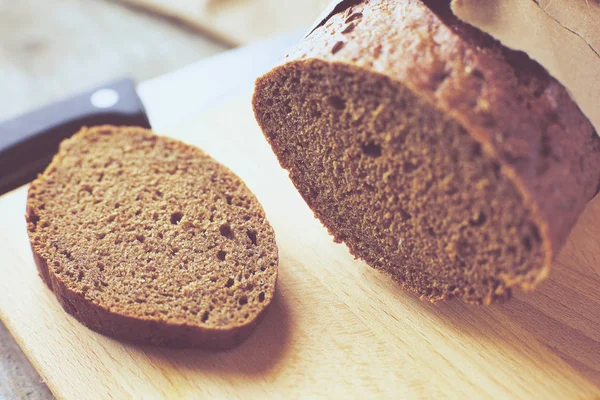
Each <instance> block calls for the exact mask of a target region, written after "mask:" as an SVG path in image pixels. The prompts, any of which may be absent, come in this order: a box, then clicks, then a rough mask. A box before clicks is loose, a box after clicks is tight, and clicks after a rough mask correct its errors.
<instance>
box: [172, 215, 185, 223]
mask: <svg viewBox="0 0 600 400" xmlns="http://www.w3.org/2000/svg"><path fill="white" fill-rule="evenodd" d="M182 218H183V214H182V213H180V212H174V213H173V214H171V223H172V224H173V225H177V224H178V223H179V221H181V219H182Z"/></svg>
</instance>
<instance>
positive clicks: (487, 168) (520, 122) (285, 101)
mask: <svg viewBox="0 0 600 400" xmlns="http://www.w3.org/2000/svg"><path fill="white" fill-rule="evenodd" d="M448 4H449V2H448V1H425V2H422V1H417V0H411V1H401V0H373V1H368V2H365V1H348V2H344V4H342V6H341V7H339V8H338V9H337V13H334V14H333V15H331V16H330V17H329V19H327V20H325V21H324V22H323V23H322V24H321V26H319V27H317V29H315V30H314V31H313V32H312V33H311V34H310V35H309V36H308V37H307V38H305V39H304V40H303V41H302V42H301V43H300V44H299V46H298V47H297V48H296V49H295V50H294V51H293V52H292V53H291V54H290V55H289V56H287V58H286V59H285V60H284V63H283V64H282V65H280V66H278V67H276V68H274V69H273V70H272V71H270V72H269V73H267V74H266V75H264V76H263V77H261V78H259V79H258V80H257V83H256V90H255V94H254V98H253V105H254V110H255V114H256V117H257V120H258V122H259V124H260V126H261V128H262V129H263V132H264V134H265V136H266V138H267V140H268V141H269V143H270V144H271V146H272V148H273V150H274V152H275V153H276V155H277V156H278V159H279V161H280V163H281V165H282V166H283V167H284V168H286V169H287V170H288V171H289V173H290V178H291V180H292V181H293V182H294V184H295V185H296V187H297V188H298V190H299V191H300V193H301V194H302V196H303V197H304V199H305V200H306V202H307V203H308V204H309V206H310V207H311V208H312V209H313V211H314V212H315V214H316V216H317V217H319V218H320V219H321V221H322V222H323V223H324V225H325V226H326V227H327V228H328V229H329V231H330V232H331V234H332V235H333V236H334V237H335V238H336V240H338V241H343V242H345V243H346V244H347V245H348V247H349V249H350V251H351V252H352V253H353V254H354V255H356V256H357V257H360V258H362V259H364V260H366V261H367V263H369V264H370V265H371V266H373V267H375V268H377V269H379V270H382V271H385V272H387V273H388V274H390V275H391V276H392V277H393V278H394V279H395V280H396V281H398V282H400V283H401V284H403V285H404V286H405V287H407V288H409V289H411V290H413V291H415V292H416V293H418V294H419V295H420V296H421V297H422V298H425V299H429V300H432V301H437V300H441V299H448V298H451V297H459V298H461V299H463V300H465V301H467V302H469V303H474V304H490V303H491V302H494V301H503V300H506V299H507V298H509V296H510V294H511V290H512V289H513V288H515V287H517V288H522V289H525V290H529V289H532V288H534V287H535V285H536V284H537V283H538V282H539V281H540V280H542V279H543V278H544V277H545V276H546V275H547V272H548V269H549V267H550V264H551V261H552V259H553V258H554V256H555V255H556V253H557V252H558V250H559V248H560V246H561V245H562V244H563V243H564V241H565V239H566V237H567V235H568V233H569V231H570V229H571V227H572V226H573V224H574V223H575V222H576V220H577V217H578V216H579V214H580V213H581V211H582V210H583V208H584V206H585V204H586V202H587V201H588V200H589V199H590V198H591V197H592V196H593V195H594V194H595V191H596V189H597V187H598V182H599V181H600V140H599V139H598V137H597V135H596V133H595V131H594V129H593V128H592V126H591V124H590V123H589V121H588V120H587V119H586V118H585V117H584V116H583V114H582V113H581V112H580V110H579V109H578V108H577V106H576V105H575V104H574V103H573V101H572V100H571V99H570V97H569V96H568V93H567V92H566V90H565V89H564V88H563V87H562V86H561V85H560V84H559V83H558V82H556V81H555V80H554V79H553V78H551V77H550V76H549V75H548V74H547V72H546V71H545V70H544V69H543V68H542V67H541V66H539V65H538V64H537V63H535V62H534V61H532V60H530V59H529V58H528V57H527V55H525V54H524V53H520V52H515V51H511V50H509V49H507V48H505V47H503V46H502V45H501V44H500V43H499V42H497V41H495V40H494V39H493V38H491V37H490V36H488V35H486V34H484V33H482V32H480V31H478V30H476V29H474V28H472V27H471V26H468V25H465V24H463V23H461V22H460V21H458V20H457V19H456V18H455V17H454V16H453V15H452V13H451V11H450V9H449V6H448Z"/></svg>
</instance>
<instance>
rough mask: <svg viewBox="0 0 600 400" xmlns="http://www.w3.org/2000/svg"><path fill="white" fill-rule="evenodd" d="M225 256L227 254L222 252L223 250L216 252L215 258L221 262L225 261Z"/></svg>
mask: <svg viewBox="0 0 600 400" xmlns="http://www.w3.org/2000/svg"><path fill="white" fill-rule="evenodd" d="M226 256H227V252H225V251H223V250H219V251H218V252H217V258H218V259H219V260H221V261H225V257H226Z"/></svg>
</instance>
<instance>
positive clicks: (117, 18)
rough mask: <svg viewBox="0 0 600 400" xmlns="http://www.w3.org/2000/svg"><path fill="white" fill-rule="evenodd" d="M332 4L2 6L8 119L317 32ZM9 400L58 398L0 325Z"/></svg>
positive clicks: (146, 0)
mask: <svg viewBox="0 0 600 400" xmlns="http://www.w3.org/2000/svg"><path fill="white" fill-rule="evenodd" d="M327 3H329V0H118V1H110V0H52V1H47V0H19V1H12V0H0V88H2V90H1V91H0V119H5V118H10V117H13V116H16V115H17V114H20V113H24V112H27V111H28V110H31V109H32V108H34V107H39V106H42V105H44V104H47V103H49V102H52V101H55V100H58V99H60V98H62V97H66V96H69V95H72V94H74V93H76V92H78V91H82V90H86V89H89V88H92V87H95V86H98V85H101V84H103V83H104V82H106V81H109V80H111V79H115V78H118V77H122V76H130V77H132V78H134V79H135V80H136V81H138V82H139V81H141V80H144V79H148V78H152V77H155V76H158V75H161V74H164V73H166V72H169V71H172V70H174V69H176V68H179V67H182V66H184V65H186V64H189V63H191V62H193V61H197V60H199V59H202V58H205V57H209V56H211V55H214V54H217V53H219V52H221V51H224V50H226V49H228V48H231V47H233V46H237V45H241V44H246V43H249V42H253V41H255V40H258V39H262V38H265V37H268V36H271V35H275V34H278V33H284V32H289V31H293V30H295V29H302V28H303V27H305V26H306V27H308V26H309V25H310V23H311V22H312V21H313V20H314V19H315V18H316V16H318V15H319V13H320V11H321V8H322V6H324V5H326V4H327ZM0 134H1V132H0ZM24 295H25V294H24ZM0 399H2V400H4V399H10V400H13V399H15V400H21V399H29V400H37V399H40V400H48V399H53V396H52V394H51V393H50V392H49V391H48V389H47V388H46V386H45V385H44V383H43V382H42V381H41V378H40V377H39V375H38V374H37V372H36V371H35V369H34V368H33V367H32V366H31V364H30V363H29V362H28V360H27V359H26V357H25V356H24V355H23V353H22V352H21V350H20V349H19V347H18V346H17V345H16V344H15V342H14V341H13V339H12V337H11V336H10V333H9V332H8V331H7V330H6V328H5V327H4V325H3V324H2V323H1V322H0Z"/></svg>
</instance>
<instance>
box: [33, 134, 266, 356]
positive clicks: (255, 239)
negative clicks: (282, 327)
mask: <svg viewBox="0 0 600 400" xmlns="http://www.w3.org/2000/svg"><path fill="white" fill-rule="evenodd" d="M27 227H28V232H29V239H30V241H31V247H32V250H33V254H34V257H35V261H36V263H37V266H38V269H39V272H40V275H41V276H42V278H43V280H44V282H46V284H47V285H48V287H49V288H50V289H52V291H53V292H54V294H55V295H56V297H57V299H58V301H59V303H60V304H61V305H62V306H63V308H64V309H65V310H66V311H67V312H68V313H70V314H71V315H73V316H74V317H75V318H77V319H78V320H79V321H81V322H82V323H83V324H84V325H86V326H88V327H89V328H91V329H93V330H95V331H98V332H101V333H103V334H106V335H109V336H113V337H115V338H119V339H124V340H129V341H133V342H137V343H152V344H157V345H165V346H177V347H207V348H214V349H222V348H228V347H231V346H234V345H236V344H237V343H240V342H241V341H242V340H244V339H245V338H246V337H247V336H248V335H249V334H250V332H251V331H252V330H253V328H254V327H255V326H256V324H257V323H258V322H259V320H260V319H261V317H262V316H263V314H264V313H265V310H266V309H267V306H268V305H269V303H270V302H271V300H272V298H273V294H274V290H275V282H276V279H277V263H278V256H277V246H276V244H275V236H274V232H273V229H272V228H271V226H270V225H269V223H268V222H267V220H266V218H265V213H264V211H263V209H262V207H261V205H260V204H259V202H258V201H257V199H256V198H255V197H254V195H253V194H252V193H251V192H250V190H249V189H248V188H247V187H246V185H245V184H244V183H243V182H242V181H241V180H240V179H239V178H238V177H237V176H236V175H235V174H233V173H232V172H231V171H230V170H228V169H227V168H226V167H224V166H222V165H220V164H219V163H217V162H216V161H214V160H213V159H212V158H210V157H209V156H207V155H206V154H204V153H203V152H202V151H201V150H199V149H197V148H195V147H192V146H189V145H186V144H184V143H181V142H179V141H176V140H172V139H168V138H165V137H159V136H156V135H154V134H153V133H152V132H150V131H147V130H145V129H141V128H135V127H112V126H100V127H95V128H91V129H87V128H84V129H82V130H81V131H80V132H79V133H77V134H76V135H74V136H73V137H72V138H70V139H67V140H65V141H64V142H63V143H62V144H61V146H60V150H59V152H58V154H57V155H56V156H55V157H54V160H53V161H52V163H51V164H50V165H49V166H48V168H47V169H46V171H45V172H44V173H43V174H42V175H40V176H39V177H38V178H37V179H36V180H35V181H34V182H33V183H32V184H31V186H30V188H29V194H28V199H27Z"/></svg>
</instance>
